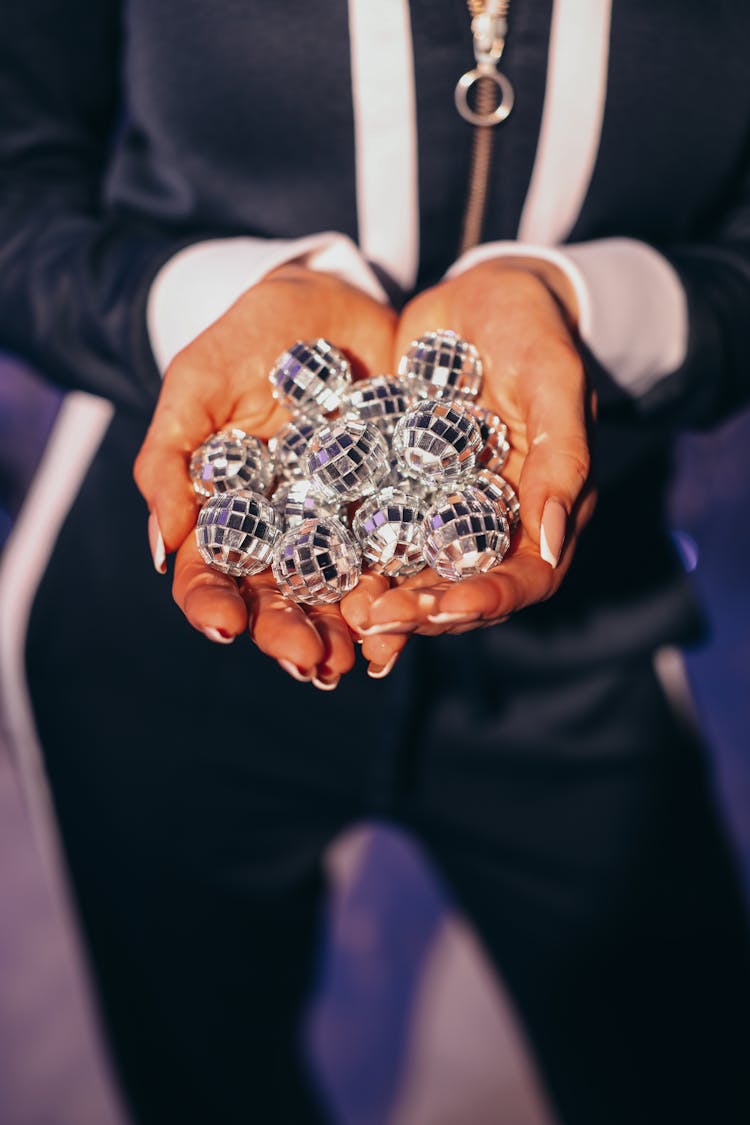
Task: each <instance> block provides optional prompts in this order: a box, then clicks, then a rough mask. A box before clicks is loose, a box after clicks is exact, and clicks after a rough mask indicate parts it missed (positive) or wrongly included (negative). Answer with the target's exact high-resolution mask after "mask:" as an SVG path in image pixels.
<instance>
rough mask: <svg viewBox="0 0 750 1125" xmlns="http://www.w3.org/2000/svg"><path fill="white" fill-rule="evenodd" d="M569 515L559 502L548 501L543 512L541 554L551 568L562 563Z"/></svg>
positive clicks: (540, 541)
mask: <svg viewBox="0 0 750 1125" xmlns="http://www.w3.org/2000/svg"><path fill="white" fill-rule="evenodd" d="M567 522H568V513H567V512H566V511H565V509H564V508H563V506H562V504H561V503H560V501H559V500H548V501H547V503H546V504H545V505H544V511H543V512H542V526H541V528H540V531H539V554H540V555H541V556H542V558H543V559H544V561H545V562H546V563H549V565H550V566H551V567H553V568H554V567H556V566H557V564H558V563H559V561H560V555H561V554H562V549H563V543H564V541H565V526H566V524H567Z"/></svg>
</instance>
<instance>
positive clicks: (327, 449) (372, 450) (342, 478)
mask: <svg viewBox="0 0 750 1125" xmlns="http://www.w3.org/2000/svg"><path fill="white" fill-rule="evenodd" d="M307 471H308V473H309V474H310V477H311V478H312V480H314V481H315V484H316V485H317V487H318V488H319V489H320V491H321V493H322V494H323V496H325V497H327V498H329V499H331V500H334V499H338V501H339V503H345V502H348V501H351V500H359V499H361V498H362V497H363V496H370V495H372V493H373V492H376V491H377V489H378V486H379V485H380V482H381V481H382V480H383V478H384V477H385V476H386V474H387V473H388V445H387V444H386V440H385V438H384V437H383V435H382V434H381V433H380V431H379V430H377V429H376V428H375V426H371V425H370V424H369V422H356V421H353V420H351V419H345V420H342V421H339V422H331V423H330V425H327V426H323V427H322V429H320V430H317V431H316V433H315V436H314V437H313V439H312V441H311V442H310V446H309V449H308V457H307Z"/></svg>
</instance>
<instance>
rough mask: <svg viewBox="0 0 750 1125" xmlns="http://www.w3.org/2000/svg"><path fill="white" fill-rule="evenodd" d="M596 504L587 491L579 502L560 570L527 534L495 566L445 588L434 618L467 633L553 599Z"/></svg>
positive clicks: (559, 566)
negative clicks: (541, 554)
mask: <svg viewBox="0 0 750 1125" xmlns="http://www.w3.org/2000/svg"><path fill="white" fill-rule="evenodd" d="M594 504H595V497H594V496H593V494H587V495H586V496H585V497H584V498H583V500H582V502H581V503H580V504H579V505H578V506H577V508H576V511H575V513H574V516H573V519H572V521H571V535H570V536H569V538H568V540H567V541H566V543H565V546H564V548H563V552H562V555H561V557H560V562H559V565H558V566H557V568H555V569H551V568H550V567H549V566H548V565H547V563H546V562H545V561H544V560H543V559H542V558H541V556H540V555H539V553H538V551H537V549H536V545H535V544H534V543H533V542H532V541H531V540H530V539H529V538H528V537H527V536H524V541H523V543H522V544H521V545H519V546H518V547H517V549H516V550H515V551H514V553H513V554H512V555H511V556H509V557H507V558H506V559H505V560H504V561H503V562H502V563H500V565H499V566H497V567H495V568H494V570H490V571H488V572H487V573H486V574H479V575H476V576H474V577H472V578H465V579H464V580H463V581H461V582H456V583H453V584H452V585H451V586H450V587H449V588H448V589H446V590H445V591H444V592H443V594H442V595H441V597H440V601H439V605H438V608H437V611H436V613H435V614H434V615H433V616H432V618H431V620H432V621H433V622H434V623H441V624H442V625H444V626H445V627H446V628H448V627H450V626H452V627H453V631H454V632H463V631H465V629H464V628H463V627H464V626H469V627H472V626H476V625H480V624H481V625H487V624H492V623H495V622H498V621H502V620H505V619H506V618H507V617H509V616H510V615H511V614H513V613H517V612H518V611H519V610H521V609H525V608H526V607H527V606H530V605H535V604H536V603H537V602H541V601H544V600H546V599H547V598H549V597H551V595H552V594H553V593H554V592H555V591H556V590H557V589H558V588H559V586H560V584H561V582H562V580H563V577H564V576H565V574H566V573H567V570H568V568H569V567H570V564H571V562H572V558H573V551H574V547H575V540H576V534H577V533H578V532H579V531H580V530H581V529H582V528H583V526H585V524H586V523H587V521H588V519H589V518H590V516H591V512H592V511H593V507H594Z"/></svg>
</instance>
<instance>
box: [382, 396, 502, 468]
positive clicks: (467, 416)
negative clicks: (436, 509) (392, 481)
mask: <svg viewBox="0 0 750 1125" xmlns="http://www.w3.org/2000/svg"><path fill="white" fill-rule="evenodd" d="M481 447H482V438H481V435H480V432H479V423H478V422H477V420H476V418H474V417H473V416H472V414H471V413H470V411H469V410H467V408H466V407H465V406H464V404H463V403H461V402H458V401H453V402H451V401H446V402H440V401H437V400H435V399H427V400H425V401H423V402H419V403H417V404H416V406H412V407H411V408H410V409H409V410H408V411H407V412H406V414H405V415H404V416H403V418H402V419H401V420H400V422H399V423H398V424H397V426H396V429H395V430H394V433H393V451H394V453H395V454H396V456H397V458H398V460H399V462H400V464H401V466H402V468H403V471H404V472H405V473H406V474H411V475H414V476H417V477H419V478H420V479H421V480H425V481H426V482H428V483H429V482H434V483H435V484H437V485H438V486H440V487H445V486H447V485H450V484H451V483H453V482H455V481H459V480H465V479H466V478H468V477H469V476H471V474H472V473H473V472H474V469H475V466H476V459H477V455H478V453H479V451H480V449H481Z"/></svg>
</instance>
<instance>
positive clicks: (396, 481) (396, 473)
mask: <svg viewBox="0 0 750 1125" xmlns="http://www.w3.org/2000/svg"><path fill="white" fill-rule="evenodd" d="M380 487H381V489H383V488H395V489H396V491H398V492H404V493H406V495H407V496H409V497H410V498H411V499H413V500H414V499H416V500H431V499H432V497H433V496H434V495H435V493H436V491H437V485H436V483H435V481H434V480H433V479H432V478H431V477H430V478H429V479H428V478H427V477H418V476H415V475H414V473H409V472H407V471H406V470H405V469H404V467H403V465H402V464H401V462H400V461H399V459H398V457H397V456H396V454H395V453H393V452H392V453H391V454H390V458H389V461H388V475H387V476H385V477H383V480H382V483H381V485H380Z"/></svg>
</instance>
